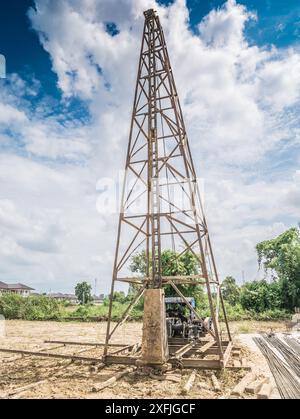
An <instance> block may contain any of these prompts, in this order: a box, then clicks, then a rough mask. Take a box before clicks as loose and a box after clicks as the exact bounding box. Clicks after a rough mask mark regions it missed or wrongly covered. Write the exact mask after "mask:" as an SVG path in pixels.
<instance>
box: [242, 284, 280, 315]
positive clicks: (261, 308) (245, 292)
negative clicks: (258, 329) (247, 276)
mask: <svg viewBox="0 0 300 419" xmlns="http://www.w3.org/2000/svg"><path fill="white" fill-rule="evenodd" d="M240 302H241V305H242V307H243V309H244V310H250V311H253V312H255V313H262V312H265V311H268V310H278V309H280V308H281V285H280V283H279V282H271V283H268V282H266V281H264V280H263V281H254V282H248V283H246V284H245V285H243V286H242V289H241V296H240Z"/></svg>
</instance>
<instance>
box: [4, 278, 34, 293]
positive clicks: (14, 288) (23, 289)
mask: <svg viewBox="0 0 300 419" xmlns="http://www.w3.org/2000/svg"><path fill="white" fill-rule="evenodd" d="M32 291H34V288H31V287H28V286H27V285H24V284H6V283H5V282H1V281H0V295H1V294H8V293H10V294H18V295H21V296H22V297H28V296H29V295H30V294H31V293H32Z"/></svg>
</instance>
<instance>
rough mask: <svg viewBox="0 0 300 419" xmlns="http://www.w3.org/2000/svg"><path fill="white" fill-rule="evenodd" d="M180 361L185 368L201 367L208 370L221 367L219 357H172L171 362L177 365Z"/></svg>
mask: <svg viewBox="0 0 300 419" xmlns="http://www.w3.org/2000/svg"><path fill="white" fill-rule="evenodd" d="M178 361H179V362H180V364H181V365H182V367H183V368H200V369H207V370H218V369H221V368H222V366H221V363H220V361H219V360H217V359H199V358H181V359H180V360H178V359H176V358H171V359H170V360H169V362H170V363H171V364H173V365H177V363H178Z"/></svg>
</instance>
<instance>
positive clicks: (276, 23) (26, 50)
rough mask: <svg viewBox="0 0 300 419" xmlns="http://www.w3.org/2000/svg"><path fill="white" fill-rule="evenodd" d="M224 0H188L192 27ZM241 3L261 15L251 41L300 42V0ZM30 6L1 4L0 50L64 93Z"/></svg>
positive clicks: (12, 68) (165, 0)
mask: <svg viewBox="0 0 300 419" xmlns="http://www.w3.org/2000/svg"><path fill="white" fill-rule="evenodd" d="M160 3H161V4H170V3H171V1H169V0H160ZM224 3H225V1H224V0H211V1H205V0H187V5H188V8H189V10H190V24H191V27H192V28H193V29H194V30H196V27H195V26H196V25H197V24H198V23H199V22H200V20H201V19H202V18H203V17H204V16H205V15H206V14H207V13H208V12H209V11H210V10H211V9H212V8H218V7H220V6H222V5H223V4H224ZM239 3H240V4H244V5H246V6H247V8H249V9H250V10H254V11H256V12H257V14H258V16H259V20H258V22H256V23H255V24H252V25H249V27H248V28H247V31H246V34H247V36H248V37H249V40H250V42H253V43H256V44H258V45H264V44H274V45H276V46H278V47H286V46H288V45H293V44H295V43H297V42H299V38H300V23H299V19H300V4H299V1H298V0H249V1H240V2H239ZM30 7H35V5H34V0H12V1H10V2H9V3H8V2H6V3H5V4H2V5H1V14H0V53H2V54H4V55H5V56H6V57H7V71H8V73H13V72H16V73H19V74H24V75H26V74H28V73H29V74H34V75H35V77H36V78H38V79H39V80H40V81H41V83H42V85H43V91H44V92H45V93H48V94H50V95H53V96H54V97H60V92H59V90H58V89H57V88H56V83H57V76H56V74H55V73H54V72H53V71H51V59H50V57H49V55H48V54H47V52H46V51H45V50H44V49H43V47H42V46H41V44H40V42H39V38H38V34H37V33H36V32H35V31H34V30H32V28H31V23H30V20H29V18H28V16H27V12H28V10H29V8H30ZM280 25H281V26H280ZM274 28H275V31H274ZM276 28H278V29H277V30H276Z"/></svg>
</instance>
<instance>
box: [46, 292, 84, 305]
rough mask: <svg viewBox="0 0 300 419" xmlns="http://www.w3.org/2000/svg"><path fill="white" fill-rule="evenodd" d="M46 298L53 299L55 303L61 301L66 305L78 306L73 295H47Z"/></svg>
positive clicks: (58, 293)
mask: <svg viewBox="0 0 300 419" xmlns="http://www.w3.org/2000/svg"><path fill="white" fill-rule="evenodd" d="M47 297H49V298H54V299H55V300H57V301H62V302H65V303H68V304H72V305H77V304H79V301H78V298H77V297H76V295H75V294H63V293H61V292H57V293H51V294H47Z"/></svg>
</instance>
